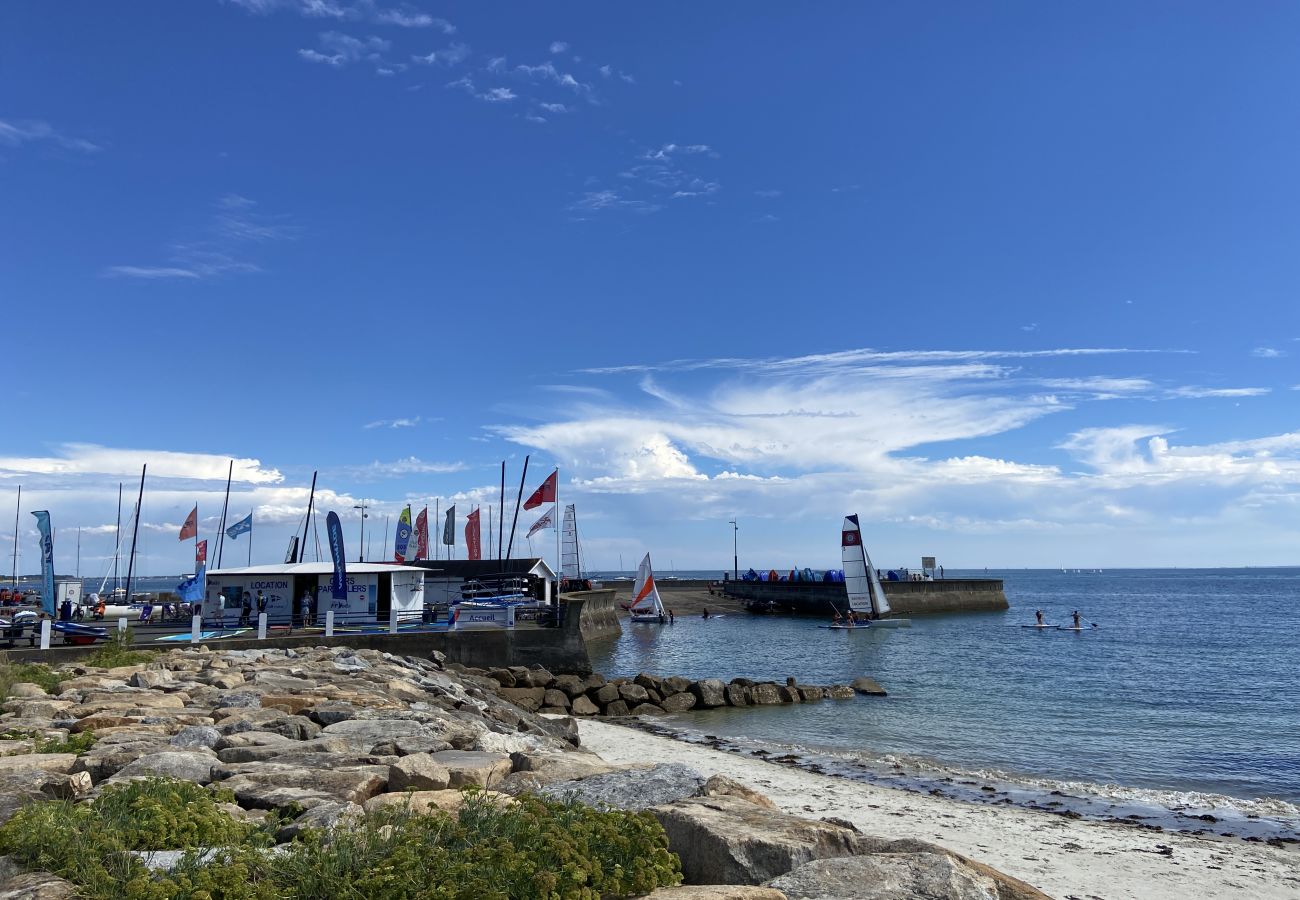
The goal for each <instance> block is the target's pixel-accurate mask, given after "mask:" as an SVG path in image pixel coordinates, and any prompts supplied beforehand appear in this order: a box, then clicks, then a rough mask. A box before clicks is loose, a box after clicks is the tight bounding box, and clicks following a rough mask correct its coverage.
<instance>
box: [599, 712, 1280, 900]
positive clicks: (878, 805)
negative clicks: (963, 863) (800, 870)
mask: <svg viewBox="0 0 1300 900" xmlns="http://www.w3.org/2000/svg"><path fill="white" fill-rule="evenodd" d="M579 727H580V728H581V733H582V742H583V745H584V746H585V747H586V748H587V749H589V750H592V751H594V752H595V753H598V754H600V755H601V756H602V757H604V758H605V759H607V760H609V761H610V762H616V763H637V762H654V763H668V762H676V763H682V764H684V765H688V766H691V767H692V768H694V769H697V770H698V771H700V772H702V773H703V774H705V775H713V774H717V773H724V774H727V775H730V776H731V777H733V778H735V779H737V780H739V781H742V782H744V783H745V784H748V785H750V786H751V787H754V788H756V789H758V790H760V791H762V792H763V793H765V794H767V796H769V797H770V798H771V799H772V800H773V802H775V803H776V804H777V805H778V806H779V807H780V808H781V809H783V810H785V811H787V812H790V813H793V814H796V815H801V816H807V817H810V818H820V817H823V816H836V817H839V818H842V819H846V820H848V821H850V822H852V823H853V824H854V825H856V826H857V827H858V828H860V829H861V830H862V831H864V832H867V833H870V834H878V835H885V836H890V837H911V838H918V839H922V840H930V841H934V842H936V843H938V844H941V845H943V846H945V847H948V848H951V849H953V850H956V851H957V852H959V853H963V854H965V855H967V856H970V857H971V858H973V859H976V860H979V861H981V862H985V863H988V864H990V865H992V866H995V867H997V868H999V869H1001V870H1002V871H1004V872H1006V873H1007V874H1009V875H1013V876H1015V877H1017V878H1021V879H1023V880H1025V881H1027V882H1029V883H1030V884H1033V885H1035V886H1036V887H1038V888H1039V889H1041V890H1043V891H1045V892H1047V893H1048V894H1051V895H1052V896H1054V897H1057V898H1061V900H1066V898H1072V900H1122V898H1131V900H1189V898H1219V897H1240V898H1252V900H1253V898H1261V900H1271V898H1290V900H1294V898H1300V850H1297V849H1295V848H1293V847H1292V848H1274V847H1271V846H1267V845H1264V844H1257V843H1251V842H1246V841H1242V840H1238V839H1235V838H1204V837H1196V836H1190V835H1181V834H1177V833H1171V832H1161V831H1148V830H1144V829H1140V828H1136V827H1129V826H1124V825H1117V824H1112V823H1102V822H1089V821H1085V820H1071V819H1067V818H1064V817H1062V816H1057V815H1053V814H1050V813H1043V812H1037V811H1034V810H1027V809H1018V808H1014V807H1004V808H995V807H990V806H983V805H976V804H969V803H963V802H960V801H956V800H950V799H945V798H941V797H931V796H927V795H923V794H915V793H911V792H908V791H902V790H897V789H893V788H883V787H877V786H874V785H868V784H862V783H859V782H854V781H849V780H846V779H841V778H835V777H832V776H827V775H818V774H815V773H812V772H805V771H802V770H799V769H792V768H789V767H786V766H781V765H777V764H774V763H768V762H763V761H762V760H758V759H754V758H752V757H747V756H741V755H738V754H733V753H726V752H723V751H719V750H714V749H711V748H708V747H701V746H698V745H694V744H686V743H683V742H680V741H674V740H672V739H670V738H665V737H660V736H658V735H652V734H647V733H645V732H642V731H639V730H636V729H632V728H626V727H623V726H619V725H611V724H608V723H604V722H597V721H593V720H590V719H586V720H581V721H580V723H579Z"/></svg>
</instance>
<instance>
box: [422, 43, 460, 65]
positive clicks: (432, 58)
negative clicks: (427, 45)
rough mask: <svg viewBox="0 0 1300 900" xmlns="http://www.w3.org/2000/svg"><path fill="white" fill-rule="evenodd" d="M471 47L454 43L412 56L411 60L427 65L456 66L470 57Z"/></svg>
mask: <svg viewBox="0 0 1300 900" xmlns="http://www.w3.org/2000/svg"><path fill="white" fill-rule="evenodd" d="M469 56H470V49H469V47H466V46H465V45H464V44H452V45H451V46H449V47H446V48H445V49H442V50H433V51H431V52H429V53H426V54H424V55H423V56H412V57H411V61H412V62H417V63H421V64H423V65H426V66H448V67H450V66H455V65H459V64H460V63H463V62H464V61H465V60H467V59H469Z"/></svg>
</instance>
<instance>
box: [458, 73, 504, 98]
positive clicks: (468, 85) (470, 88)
mask: <svg viewBox="0 0 1300 900" xmlns="http://www.w3.org/2000/svg"><path fill="white" fill-rule="evenodd" d="M447 87H449V88H459V89H460V90H463V91H464V92H465V93H467V94H469V95H470V96H471V97H476V98H478V99H479V100H483V101H485V102H487V103H509V102H510V101H511V100H514V99H516V97H517V96H518V95H517V94H515V92H514V91H512V90H510V88H506V87H493V88H488V89H486V90H479V88H478V86H477V85H475V84H474V79H473V78H470V77H469V76H468V75H465V76H462V77H461V78H457V79H456V80H455V81H449V82H447Z"/></svg>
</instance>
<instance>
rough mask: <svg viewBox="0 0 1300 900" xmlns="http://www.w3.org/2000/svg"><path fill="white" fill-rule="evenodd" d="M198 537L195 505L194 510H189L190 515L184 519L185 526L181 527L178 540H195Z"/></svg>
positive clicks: (197, 510) (197, 511)
mask: <svg viewBox="0 0 1300 900" xmlns="http://www.w3.org/2000/svg"><path fill="white" fill-rule="evenodd" d="M198 536H199V505H198V504H197V503H195V504H194V508H193V509H192V510H190V514H189V515H188V516H187V517H186V518H185V524H184V525H182V526H181V536H180V538H179V539H180V540H182V541H185V540H189V539H190V538H196V537H198Z"/></svg>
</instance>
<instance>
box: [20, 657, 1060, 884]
mask: <svg viewBox="0 0 1300 900" xmlns="http://www.w3.org/2000/svg"><path fill="white" fill-rule="evenodd" d="M846 691H847V692H848V694H847V696H851V695H852V691H853V688H851V687H845V688H841V689H827V688H813V687H807V686H804V685H798V684H787V685H784V686H777V685H774V684H770V683H768V684H763V683H755V682H746V681H743V680H740V679H738V680H736V681H733V682H731V683H730V684H723V683H722V682H721V681H699V682H692V681H688V680H686V679H675V678H656V677H654V676H649V675H641V676H638V677H637V678H635V679H632V680H630V681H628V680H622V679H617V680H613V681H606V680H605V679H602V678H599V676H593V677H592V678H590V679H585V678H578V677H577V676H573V675H552V674H550V673H548V672H545V671H544V670H541V669H515V668H512V669H500V670H496V669H494V670H490V671H487V672H479V671H473V670H467V669H464V668H462V667H459V666H455V665H444V664H443V661H442V660H441V659H432V660H425V659H417V658H412V657H397V656H393V655H390V654H387V653H382V652H379V651H375V650H355V651H354V650H351V649H347V648H325V647H318V648H312V649H302V650H297V651H294V650H247V651H220V650H218V651H212V650H209V649H207V648H197V649H184V650H174V651H172V652H170V653H168V654H167V655H165V656H161V657H159V658H158V659H157V660H155V661H153V662H150V663H148V664H147V665H142V666H126V667H121V668H116V669H93V668H86V667H79V668H73V669H72V670H71V677H69V678H67V679H66V680H64V681H63V682H62V685H61V688H60V693H59V694H58V695H57V696H49V695H46V694H45V693H44V692H43V691H41V690H40V689H39V688H36V687H35V686H19V687H18V688H17V689H15V690H14V691H13V692H12V693H11V699H10V700H8V701H7V702H5V703H4V704H3V707H2V708H3V710H4V711H3V713H0V729H3V730H5V731H10V732H15V733H22V734H30V735H34V736H36V737H41V738H45V739H58V738H63V739H68V738H70V737H71V736H73V735H77V734H83V733H86V732H93V734H94V735H95V737H96V739H97V740H96V742H95V743H94V745H93V746H92V747H90V748H89V749H88V750H83V752H69V753H34V752H26V751H28V750H30V749H33V748H31V747H29V746H26V745H25V744H24V742H23V740H21V739H20V740H17V741H14V742H12V743H11V744H10V745H9V746H7V747H5V748H0V749H2V750H4V751H5V752H9V753H11V754H13V755H9V756H0V822H3V821H7V820H8V819H9V818H10V817H11V816H12V815H13V814H14V812H15V811H16V810H17V809H19V808H20V807H21V806H22V805H24V804H26V803H30V802H33V801H36V800H41V799H48V798H52V797H58V798H64V799H71V800H84V799H88V798H93V797H94V796H95V795H96V793H97V792H98V791H99V790H100V789H101V787H102V786H103V785H106V784H114V783H120V782H122V781H125V780H128V779H134V778H139V777H144V776H150V775H161V776H169V777H172V778H180V779H185V780H188V781H192V782H195V783H197V784H205V785H212V786H214V787H220V788H223V789H226V790H229V791H230V792H231V793H233V795H234V797H235V799H236V804H232V805H230V806H228V807H227V812H229V813H230V814H231V815H232V816H236V817H238V818H242V819H246V820H250V821H251V820H260V819H262V818H264V817H265V816H266V815H267V811H269V810H279V811H281V812H282V813H283V812H288V811H292V813H294V814H296V818H293V819H286V820H284V823H283V824H282V825H281V826H280V827H279V833H278V835H277V837H278V839H279V840H280V841H289V840H292V839H293V838H294V837H295V836H297V835H299V834H301V833H303V831H304V830H306V829H324V830H329V829H333V828H338V827H347V826H348V825H349V823H352V822H356V821H359V820H360V819H362V818H363V817H365V816H367V815H368V814H369V813H371V812H373V811H375V810H378V809H381V808H383V807H385V806H390V805H393V804H399V803H409V804H410V805H411V807H412V809H413V810H414V811H416V812H421V811H435V810H445V811H454V810H456V809H458V808H459V807H460V805H461V803H462V802H463V796H464V795H463V794H462V793H461V791H460V790H459V788H462V787H466V786H471V785H473V786H477V787H479V788H482V789H484V790H486V791H487V793H488V794H489V795H490V796H495V797H498V798H499V799H500V800H501V802H512V801H511V799H510V798H511V797H512V796H517V795H520V794H523V793H539V794H542V795H545V796H551V797H556V798H576V799H578V800H581V801H584V802H587V803H590V804H593V805H600V806H606V807H611V808H623V809H648V810H649V811H650V813H651V814H652V815H653V816H654V817H655V818H656V819H657V820H658V821H659V822H660V824H661V825H662V826H663V828H664V830H665V831H666V833H667V835H668V839H669V848H670V849H671V850H672V851H673V852H674V853H676V854H678V856H679V857H680V858H681V860H682V868H683V873H684V875H685V880H686V882H687V885H686V886H683V887H677V888H669V889H661V890H660V891H657V892H655V893H654V894H652V895H650V896H652V897H655V898H658V900H692V898H713V900H722V898H732V900H746V898H749V900H782V898H787V897H788V898H813V897H825V898H841V897H857V898H869V900H901V898H904V897H915V896H925V897H932V898H935V900H977V898H979V900H1041V898H1042V897H1043V896H1044V895H1042V894H1040V893H1038V892H1037V891H1035V890H1034V889H1033V888H1031V887H1029V886H1028V885H1024V884H1022V883H1020V882H1017V881H1015V880H1014V879H1011V878H1008V877H1007V876H1005V875H1003V874H1002V873H999V872H996V871H995V870H992V869H989V868H988V867H986V866H982V865H980V864H978V863H974V862H971V861H970V860H967V859H965V858H963V857H960V856H957V855H956V854H953V853H950V852H948V851H946V850H944V849H942V848H940V847H937V846H934V845H931V844H925V843H921V842H916V841H902V842H899V841H895V842H890V841H885V840H883V839H880V838H872V837H868V836H866V835H862V834H859V833H858V832H857V831H856V830H854V829H852V828H851V827H845V826H844V825H842V824H839V823H835V822H829V821H810V820H806V819H801V818H797V817H795V816H791V815H787V814H785V813H783V812H780V811H779V810H777V809H776V807H775V806H774V804H773V803H772V802H771V801H770V800H769V799H768V798H766V797H764V796H763V795H762V794H760V793H758V792H756V791H755V790H753V789H752V788H749V787H747V786H745V785H743V784H740V783H738V782H736V781H734V780H732V779H730V778H727V777H725V776H720V775H719V776H714V777H712V778H708V779H706V778H704V777H703V776H701V775H700V774H699V773H697V772H695V771H694V770H692V769H689V768H687V767H684V766H680V765H660V766H635V767H618V766H612V765H610V764H608V763H606V762H605V761H604V760H602V759H600V758H599V757H597V756H595V755H594V754H591V753H587V752H584V751H582V750H580V749H578V745H579V743H580V742H579V739H578V734H577V725H576V721H575V720H574V719H573V718H572V717H571V716H568V715H566V716H559V717H554V718H547V717H543V716H541V715H538V712H537V711H551V710H565V711H567V712H571V713H575V714H579V715H595V714H596V712H595V711H599V712H603V713H604V714H605V715H622V714H644V713H645V712H648V711H651V710H647V707H653V708H654V709H657V710H659V711H660V712H663V711H666V710H668V709H671V708H673V707H674V706H675V705H679V704H681V707H680V708H683V709H690V708H695V707H696V706H697V705H699V706H713V707H716V706H721V705H723V704H730V705H742V704H744V703H753V702H756V701H755V698H756V697H768V696H770V695H771V693H772V692H775V693H776V695H777V696H778V697H781V695H782V693H783V692H784V693H785V695H786V696H789V697H790V698H791V699H784V700H781V699H779V700H778V701H777V702H790V703H793V702H809V701H813V700H818V699H822V698H825V697H828V696H830V697H835V696H846V694H845V692H846ZM805 692H806V693H805ZM795 695H797V696H798V699H797V700H795V699H793V698H794V696H795ZM561 698H563V699H561ZM677 698H681V699H677ZM686 698H691V699H692V700H693V701H694V702H688V701H687V700H686ZM758 702H766V701H763V700H760V701H758ZM584 704H585V705H584ZM593 710H595V711H593ZM175 855H178V854H175ZM155 856H158V857H159V858H160V859H161V858H162V857H164V856H166V854H161V853H159V854H155ZM5 863H6V861H5V860H4V859H3V858H0V897H7V896H23V897H33V896H47V897H55V896H58V897H62V896H70V895H71V891H72V886H71V885H69V884H67V882H62V881H61V880H59V879H56V878H53V877H52V876H49V875H42V874H39V873H35V874H21V873H15V872H14V871H12V866H8V867H6V865H5ZM158 864H159V865H168V864H169V863H167V862H165V861H161V862H159V863H158ZM15 892H16V893H15ZM41 892H43V893H41ZM60 892H62V893H60Z"/></svg>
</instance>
